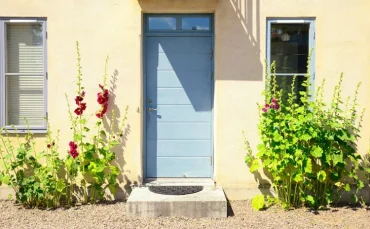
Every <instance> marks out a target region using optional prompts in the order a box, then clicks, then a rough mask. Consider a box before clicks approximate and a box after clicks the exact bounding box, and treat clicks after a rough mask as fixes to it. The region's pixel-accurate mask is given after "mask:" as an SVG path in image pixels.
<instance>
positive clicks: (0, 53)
mask: <svg viewBox="0 0 370 229" xmlns="http://www.w3.org/2000/svg"><path fill="white" fill-rule="evenodd" d="M35 22H37V23H40V24H42V29H43V51H44V72H43V75H44V88H43V95H44V117H45V118H47V117H48V112H47V110H48V109H47V104H48V102H47V76H48V74H47V45H46V42H47V27H46V19H45V18H0V128H2V127H5V128H6V129H7V131H8V132H10V133H11V132H14V131H15V129H14V128H13V127H11V126H6V125H5V124H6V105H5V104H6V98H5V97H6V90H5V89H6V85H5V84H6V83H5V82H6V80H5V75H9V74H6V73H5V48H6V47H5V40H6V31H5V28H6V24H7V23H35ZM18 74H19V73H15V74H12V75H18ZM22 75H29V76H31V75H33V74H24V73H22ZM38 75H39V74H38ZM15 127H16V128H17V131H18V132H20V133H22V132H26V131H27V127H26V126H15ZM29 128H30V130H31V132H33V133H46V130H47V121H46V120H44V121H43V125H41V126H30V127H29Z"/></svg>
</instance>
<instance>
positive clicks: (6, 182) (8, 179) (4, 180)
mask: <svg viewBox="0 0 370 229" xmlns="http://www.w3.org/2000/svg"><path fill="white" fill-rule="evenodd" d="M1 181H2V182H3V183H4V184H6V185H10V176H9V175H5V176H3V177H2V179H1Z"/></svg>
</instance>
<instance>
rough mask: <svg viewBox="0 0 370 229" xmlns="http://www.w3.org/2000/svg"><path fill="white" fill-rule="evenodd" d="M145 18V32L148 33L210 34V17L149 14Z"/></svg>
mask: <svg viewBox="0 0 370 229" xmlns="http://www.w3.org/2000/svg"><path fill="white" fill-rule="evenodd" d="M146 18H147V25H148V26H147V31H149V32H174V31H175V32H195V31H196V32H210V31H211V21H212V20H211V15H204V14H202V15H200V14H184V15H183V14H175V15H173V14H172V15H161V14H149V15H147V16H146Z"/></svg>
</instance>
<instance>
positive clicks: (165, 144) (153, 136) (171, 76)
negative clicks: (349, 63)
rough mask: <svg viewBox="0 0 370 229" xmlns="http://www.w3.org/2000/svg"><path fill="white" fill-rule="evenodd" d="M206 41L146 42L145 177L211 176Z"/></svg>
mask: <svg viewBox="0 0 370 229" xmlns="http://www.w3.org/2000/svg"><path fill="white" fill-rule="evenodd" d="M212 85H213V77H212V40H211V37H206V36H205V37H201V36H199V37H194V36H187V37H186V36H172V37H171V36H166V37H150V36H149V37H147V38H146V101H145V102H146V141H147V142H146V143H147V144H146V177H211V175H212V171H213V169H212V168H213V166H212V164H213V162H212V160H213V147H212V136H213V132H212V129H213V128H212V104H213V99H212V98H213V96H212V93H213V89H212V88H213V87H212Z"/></svg>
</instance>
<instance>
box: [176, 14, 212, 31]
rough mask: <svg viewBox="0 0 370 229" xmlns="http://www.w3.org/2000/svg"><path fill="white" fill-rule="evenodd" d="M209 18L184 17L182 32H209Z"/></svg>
mask: <svg viewBox="0 0 370 229" xmlns="http://www.w3.org/2000/svg"><path fill="white" fill-rule="evenodd" d="M209 27H210V19H209V17H184V18H182V29H183V30H210V29H209Z"/></svg>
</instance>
